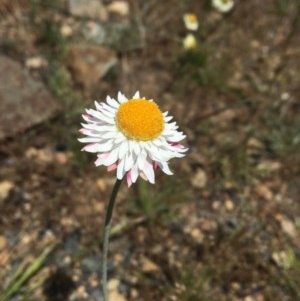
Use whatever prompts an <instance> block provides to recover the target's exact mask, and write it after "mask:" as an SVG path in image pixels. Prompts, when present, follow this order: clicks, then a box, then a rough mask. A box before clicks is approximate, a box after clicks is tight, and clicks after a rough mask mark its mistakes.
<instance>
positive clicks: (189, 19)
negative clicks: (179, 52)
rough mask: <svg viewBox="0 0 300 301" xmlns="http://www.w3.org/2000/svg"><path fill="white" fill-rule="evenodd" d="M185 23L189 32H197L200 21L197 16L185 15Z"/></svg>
mask: <svg viewBox="0 0 300 301" xmlns="http://www.w3.org/2000/svg"><path fill="white" fill-rule="evenodd" d="M183 22H184V25H185V27H186V28H187V29H188V30H193V31H196V30H197V29H198V27H199V23H198V19H197V16H196V15H195V14H184V15H183Z"/></svg>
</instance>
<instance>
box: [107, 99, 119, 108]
mask: <svg viewBox="0 0 300 301" xmlns="http://www.w3.org/2000/svg"><path fill="white" fill-rule="evenodd" d="M106 102H107V103H108V104H109V105H110V106H111V107H113V108H116V109H117V108H118V107H119V106H120V105H119V104H118V102H117V101H116V100H115V99H114V98H111V97H110V96H107V97H106Z"/></svg>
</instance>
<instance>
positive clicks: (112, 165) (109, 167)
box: [107, 163, 118, 171]
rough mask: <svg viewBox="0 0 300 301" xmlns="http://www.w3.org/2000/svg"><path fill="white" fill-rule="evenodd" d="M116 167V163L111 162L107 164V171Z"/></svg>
mask: <svg viewBox="0 0 300 301" xmlns="http://www.w3.org/2000/svg"><path fill="white" fill-rule="evenodd" d="M117 167H118V164H117V163H114V164H111V165H109V166H107V171H113V170H116V169H117Z"/></svg>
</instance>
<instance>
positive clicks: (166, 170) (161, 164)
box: [157, 162, 173, 175]
mask: <svg viewBox="0 0 300 301" xmlns="http://www.w3.org/2000/svg"><path fill="white" fill-rule="evenodd" d="M157 164H158V166H159V167H160V169H161V170H162V171H163V172H164V173H165V174H167V175H172V174H173V173H172V171H171V170H170V168H169V166H168V163H166V162H157Z"/></svg>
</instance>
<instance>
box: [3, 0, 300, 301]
mask: <svg viewBox="0 0 300 301" xmlns="http://www.w3.org/2000/svg"><path fill="white" fill-rule="evenodd" d="M187 12H191V13H195V14H196V15H197V17H198V19H199V28H198V30H197V31H195V32H194V34H195V37H196V39H197V47H196V48H194V49H192V50H185V49H184V48H183V45H182V41H183V39H184V37H185V36H186V34H187V33H188V30H187V29H186V28H185V27H184V23H183V15H184V14H185V13H187ZM299 14H300V5H299V3H298V1H297V0H265V1H260V0H252V1H241V0H240V1H238V0H236V3H235V6H234V8H233V9H232V11H230V12H229V13H227V14H222V13H220V12H218V11H217V10H216V9H213V8H212V6H211V3H210V1H209V0H202V1H178V0H168V1H158V0H149V1H138V0H130V1H103V2H101V1H99V0H85V2H84V4H82V1H79V0H76V1H75V0H73V1H72V0H69V1H62V0H55V1H54V0H53V1H50V0H49V1H46V0H19V1H9V0H2V1H0V139H1V144H0V163H1V165H0V208H1V215H0V300H1V301H4V300H48V301H54V300H61V301H65V300H74V301H75V300H77V301H79V300H80V301H83V300H102V293H101V290H100V286H99V279H100V278H101V271H100V263H101V238H102V226H103V222H104V221H103V217H104V214H105V208H106V202H107V199H108V197H109V194H110V191H111V189H112V186H113V184H114V180H115V179H114V174H113V173H107V172H106V171H105V170H104V168H95V167H94V163H93V162H94V160H95V158H94V156H92V155H88V154H85V153H82V152H81V151H80V149H81V147H82V145H80V143H79V142H78V141H77V138H78V137H79V133H78V129H79V128H80V122H81V114H82V113H83V112H84V108H85V107H87V106H92V105H93V100H94V99H97V100H99V101H101V100H103V99H104V97H105V96H106V95H107V94H109V95H111V96H113V97H115V96H116V95H117V92H118V91H119V90H120V91H122V92H124V93H125V94H126V95H127V96H128V97H130V96H131V95H132V94H133V93H134V92H135V91H136V90H139V91H140V92H141V94H142V95H143V96H146V97H147V98H153V99H154V100H155V101H156V102H157V103H158V104H159V105H160V107H161V108H162V110H163V111H169V112H170V114H171V115H174V116H175V118H176V120H177V122H178V124H179V125H180V128H181V130H183V131H184V132H185V133H186V134H187V139H186V141H185V144H186V145H187V146H188V147H189V152H188V155H187V156H186V158H183V159H180V160H174V161H172V162H171V164H170V165H171V168H172V170H173V171H174V174H175V175H174V176H171V177H170V176H167V175H164V174H162V173H158V174H157V183H156V184H155V185H150V184H147V183H145V182H143V180H140V181H139V182H138V183H137V184H136V185H134V186H133V187H132V188H129V189H128V188H127V187H126V185H123V186H122V188H121V191H120V194H119V196H118V199H117V204H116V207H115V211H114V217H113V227H112V233H111V242H110V250H109V266H108V270H109V289H110V294H111V300H112V301H126V300H136V301H153V300H166V301H175V300H179V301H206V300H209V301H213V300H221V301H223V300H224V301H227V300H228V301H256V300H257V301H277V300H278V301H285V300H287V301H295V300H300V289H299V287H300V280H299V279H300V278H299V277H300V257H299V256H300V240H299V230H300V228H299V227H300V208H299V195H300V156H299V150H300V136H299V133H300V118H299V111H300V102H299V97H300V90H299V87H300V71H299V70H300V35H299V30H300V24H299ZM40 256H42V257H40ZM37 259H39V260H40V264H39V265H38V268H36V269H34V268H33V263H37ZM30 269H31V270H32V269H33V270H34V272H32V273H30ZM28 274H29V276H28V277H27V278H26V277H25V278H26V280H24V279H22V276H23V277H24V276H26V275H28ZM11 283H14V284H15V285H16V284H17V285H16V286H17V289H15V290H13V289H12V287H13V286H12V284H11ZM9 289H10V291H13V293H10V294H8V295H5V292H6V293H7V291H8V290H9ZM1 291H2V292H1Z"/></svg>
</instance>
